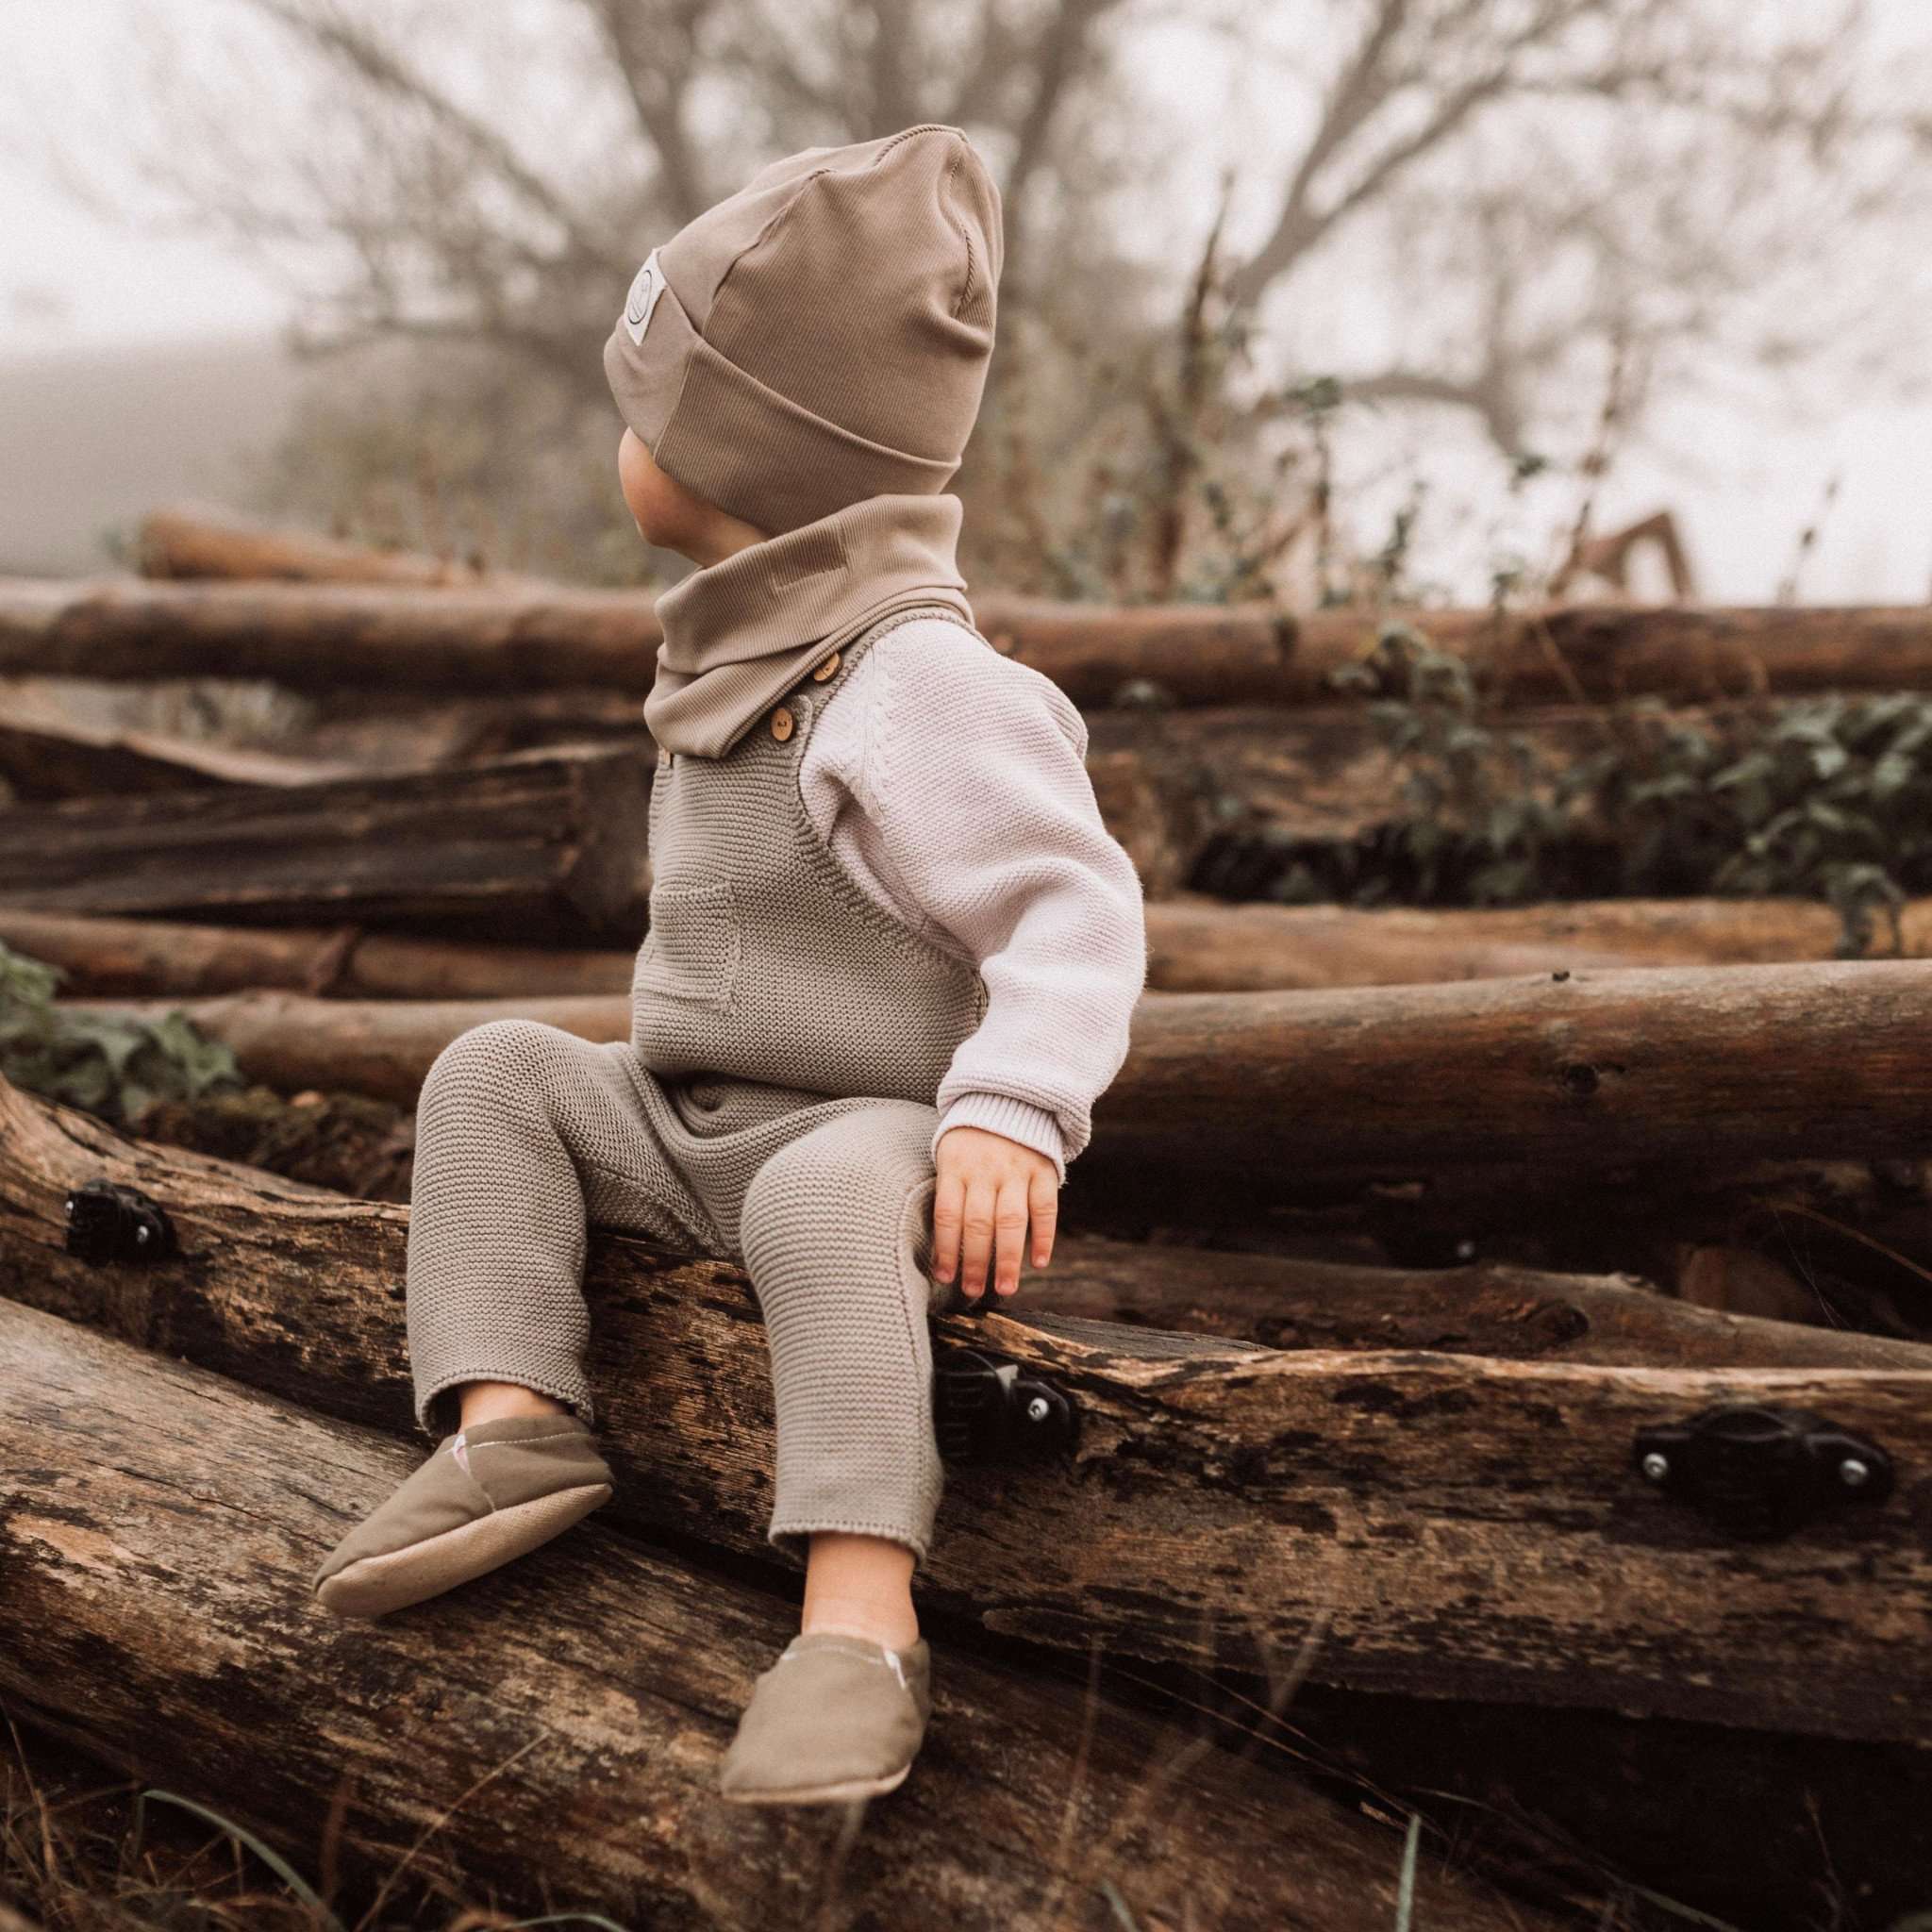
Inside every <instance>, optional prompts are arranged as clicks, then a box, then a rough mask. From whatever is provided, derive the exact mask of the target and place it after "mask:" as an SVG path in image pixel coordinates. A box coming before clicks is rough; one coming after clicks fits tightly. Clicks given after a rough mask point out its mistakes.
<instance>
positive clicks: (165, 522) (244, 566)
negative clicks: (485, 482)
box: [135, 508, 547, 591]
mask: <svg viewBox="0 0 1932 1932" xmlns="http://www.w3.org/2000/svg"><path fill="white" fill-rule="evenodd" d="M135 548H136V552H137V554H138V557H139V560H140V564H141V574H142V576H144V577H158V578H172V579H174V580H175V581H179V582H188V581H192V580H194V579H196V578H208V577H213V578H226V579H231V580H232V579H244V580H248V581H252V582H257V583H260V582H279V583H291V584H407V585H410V586H413V587H415V588H417V589H419V590H421V589H429V590H439V591H442V590H452V589H454V590H469V589H479V588H488V589H491V590H495V591H510V590H538V589H542V588H547V587H546V586H543V585H542V584H541V582H540V580H539V579H537V578H535V577H528V576H522V575H516V574H514V573H509V572H504V571H492V570H488V569H484V568H482V567H480V566H478V565H477V564H475V563H473V562H470V561H467V560H463V559H459V558H445V557H431V556H428V555H426V554H425V553H424V552H423V551H420V550H378V549H376V548H375V546H374V545H373V544H367V543H345V542H343V541H341V540H340V539H339V538H334V537H322V536H318V535H316V534H314V533H313V532H311V531H308V530H276V529H270V528H266V527H264V526H262V525H255V524H244V523H241V522H239V521H237V520H235V519H233V518H229V517H225V516H222V515H220V514H213V515H209V514H204V513H203V512H201V511H198V510H194V509H189V508H173V509H157V510H151V511H150V512H149V513H148V514H147V515H146V516H145V517H143V518H142V525H141V530H140V534H139V536H138V537H137V538H136V541H135Z"/></svg>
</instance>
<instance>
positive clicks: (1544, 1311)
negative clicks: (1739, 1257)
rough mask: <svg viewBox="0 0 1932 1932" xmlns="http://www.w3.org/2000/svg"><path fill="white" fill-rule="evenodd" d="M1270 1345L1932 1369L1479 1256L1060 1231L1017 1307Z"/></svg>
mask: <svg viewBox="0 0 1932 1932" xmlns="http://www.w3.org/2000/svg"><path fill="white" fill-rule="evenodd" d="M1036 1308H1039V1309H1044V1310H1046V1311H1047V1312H1048V1313H1050V1314H1056V1315H1079V1316H1084V1317H1086V1318H1088V1319H1091V1320H1094V1321H1103V1322H1118V1323H1124V1324H1128V1325H1130V1326H1141V1325H1145V1326H1149V1327H1154V1328H1162V1329H1169V1330H1180V1331H1183V1332H1185V1333H1187V1334H1191V1335H1218V1336H1225V1337H1230V1338H1233V1339H1235V1340H1237V1341H1253V1342H1257V1343H1259V1344H1260V1345H1261V1346H1263V1347H1266V1348H1279V1349H1350V1350H1368V1349H1424V1350H1427V1351H1429V1352H1431V1353H1433V1354H1446V1355H1474V1356H1490V1357H1495V1358H1496V1359H1498V1360H1503V1361H1565V1362H1591V1363H1596V1364H1598V1365H1600V1366H1618V1365H1622V1366H1626V1367H1635V1368H1641V1367H1650V1368H1674V1369H1691V1368H1705V1369H1723V1368H1737V1369H1743V1368H1825V1367H1831V1368H1863V1369H1904V1370H1911V1371H1914V1372H1917V1373H1921V1374H1923V1373H1925V1372H1927V1371H1932V1346H1928V1345H1926V1344H1925V1343H1924V1342H1915V1341H1898V1340H1895V1339H1893V1338H1891V1337H1889V1336H1879V1335H1860V1334H1857V1333H1855V1332H1854V1331H1852V1330H1849V1329H1842V1328H1822V1327H1812V1326H1809V1325H1806V1324H1799V1323H1796V1322H1770V1321H1761V1320H1755V1319H1753V1318H1751V1317H1748V1316H1742V1315H1732V1314H1724V1313H1721V1312H1718V1311H1716V1310H1714V1309H1710V1308H1706V1307H1693V1306H1692V1305H1691V1304H1690V1303H1687V1302H1682V1301H1678V1300H1676V1299H1675V1298H1674V1297H1673V1296H1671V1295H1667V1294H1662V1293H1659V1292H1658V1291H1657V1290H1656V1289H1655V1288H1652V1287H1651V1286H1649V1284H1647V1283H1643V1282H1640V1281H1638V1280H1636V1279H1635V1278H1634V1277H1632V1276H1629V1275H1577V1274H1547V1273H1544V1272H1543V1271H1541V1270H1540V1269H1535V1268H1521V1267H1512V1266H1509V1265H1508V1264H1507V1263H1489V1264H1484V1265H1480V1266H1474V1267H1468V1268H1430V1269H1410V1268H1370V1267H1362V1266H1359V1265H1356V1264H1351V1263H1348V1262H1341V1261H1314V1260H1307V1259H1303V1258H1301V1257H1291V1256H1284V1255H1251V1254H1240V1253H1232V1254H1231V1253H1226V1252H1223V1251H1221V1250H1210V1249H1206V1248H1181V1247H1170V1246H1168V1245H1166V1244H1164V1243H1158V1242H1150V1241H1114V1240H1109V1239H1108V1238H1107V1237H1106V1236H1102V1235H1075V1236H1071V1237H1068V1236H1063V1237H1061V1238H1060V1240H1059V1241H1058V1242H1057V1243H1056V1244H1055V1248H1054V1259H1053V1264H1052V1266H1051V1268H1050V1269H1049V1270H1048V1271H1047V1272H1046V1273H1045V1274H1041V1275H1039V1276H1038V1277H1036V1278H1034V1279H1032V1280H1031V1281H1029V1284H1028V1287H1027V1291H1026V1311H1027V1313H1028V1314H1030V1313H1031V1312H1032V1311H1033V1310H1034V1309H1036Z"/></svg>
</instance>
